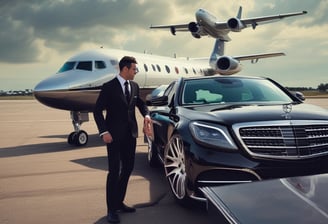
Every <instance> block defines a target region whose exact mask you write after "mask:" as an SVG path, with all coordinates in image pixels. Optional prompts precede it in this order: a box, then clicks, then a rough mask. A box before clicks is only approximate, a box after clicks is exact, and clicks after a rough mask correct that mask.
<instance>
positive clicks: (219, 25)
mask: <svg viewBox="0 0 328 224" xmlns="http://www.w3.org/2000/svg"><path fill="white" fill-rule="evenodd" d="M306 13H307V11H302V12H293V13H285V14H278V15H271V16H260V17H253V18H245V19H239V18H237V19H238V20H239V22H240V23H241V24H242V25H243V26H244V27H242V28H246V27H248V26H252V27H253V29H255V28H256V26H257V25H259V24H264V23H270V22H276V21H278V20H281V19H283V18H287V17H292V16H299V15H303V14H306ZM215 28H216V29H221V30H225V29H229V26H228V24H227V22H216V23H215Z"/></svg>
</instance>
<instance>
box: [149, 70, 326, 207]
mask: <svg viewBox="0 0 328 224" xmlns="http://www.w3.org/2000/svg"><path fill="white" fill-rule="evenodd" d="M160 88H161V89H163V87H160ZM158 92H162V93H160V94H152V95H149V96H148V97H147V103H148V105H149V106H152V107H151V118H152V120H153V136H149V137H148V138H147V139H148V161H149V164H150V165H151V166H157V165H163V166H164V170H165V173H166V177H167V179H168V182H169V185H170V187H171V190H172V192H173V194H174V196H175V198H176V199H177V200H178V201H180V202H186V201H188V199H190V198H193V199H199V200H203V199H204V195H203V194H202V192H201V191H200V188H201V187H204V186H213V185H215V186H216V185H226V184H236V183H247V182H252V181H257V180H265V179H273V178H283V177H292V176H300V175H310V174H320V173H327V172H328V111H327V110H326V109H323V108H320V107H318V106H314V105H309V104H305V103H303V101H302V99H301V95H300V94H294V93H291V92H290V91H288V90H287V89H286V88H284V87H282V86H281V85H280V84H278V83H277V82H275V81H273V80H272V79H269V78H261V77H246V76H206V77H205V76H203V77H198V78H180V79H179V80H177V81H175V82H172V83H171V84H170V85H168V86H167V88H166V89H165V91H164V92H163V91H158Z"/></svg>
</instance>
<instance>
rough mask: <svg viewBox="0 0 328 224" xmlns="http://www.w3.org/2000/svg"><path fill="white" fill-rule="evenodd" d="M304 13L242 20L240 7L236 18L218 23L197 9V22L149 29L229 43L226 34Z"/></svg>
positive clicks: (210, 15)
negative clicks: (210, 38)
mask: <svg viewBox="0 0 328 224" xmlns="http://www.w3.org/2000/svg"><path fill="white" fill-rule="evenodd" d="M306 13H307V12H306V11H302V12H294V13H286V14H279V15H271V16H260V17H253V18H245V19H242V18H241V14H242V7H240V8H239V11H238V13H237V16H236V17H233V18H230V19H228V20H227V22H219V21H218V20H217V18H216V17H215V16H214V15H213V14H211V13H210V12H208V11H207V10H205V9H198V10H197V11H196V13H195V17H196V21H197V22H190V23H184V24H172V25H151V26H150V28H151V29H170V31H171V33H172V34H173V35H175V34H176V32H178V31H182V32H183V31H187V32H188V31H189V32H191V35H192V36H193V37H195V38H201V37H202V36H211V37H214V38H218V39H221V40H224V41H230V40H231V39H230V37H229V36H228V33H229V32H230V31H232V32H240V31H241V30H242V29H244V28H247V27H250V26H251V27H252V28H253V29H255V28H256V26H257V25H259V24H263V23H269V22H274V21H277V20H280V19H283V18H286V17H291V16H298V15H303V14H306Z"/></svg>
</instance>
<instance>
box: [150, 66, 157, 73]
mask: <svg viewBox="0 0 328 224" xmlns="http://www.w3.org/2000/svg"><path fill="white" fill-rule="evenodd" d="M151 67H152V68H153V71H154V72H155V71H156V68H155V66H154V65H153V64H151Z"/></svg>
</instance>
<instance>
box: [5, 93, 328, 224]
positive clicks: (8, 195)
mask: <svg viewBox="0 0 328 224" xmlns="http://www.w3.org/2000/svg"><path fill="white" fill-rule="evenodd" d="M307 102H308V103H313V104H317V105H321V106H323V107H325V108H327V109H328V99H327V98H325V99H308V100H307ZM0 108H1V110H0V126H1V129H0V223H1V224H6V223H27V224H29V223H31V224H32V223H33V224H35V223H47V224H51V223H56V224H57V223H81V224H83V223H96V224H101V223H107V221H106V218H105V215H106V204H105V181H106V175H107V161H106V149H105V146H104V145H103V143H102V141H101V140H100V138H99V137H98V135H97V130H96V125H95V123H94V121H93V117H92V116H90V122H87V123H84V124H83V125H82V128H83V130H85V131H87V132H88V134H89V143H88V145H87V146H86V147H75V146H70V145H68V144H67V136H68V134H69V133H70V132H72V130H73V126H72V124H71V120H70V115H69V112H68V111H61V110H56V109H52V108H48V107H46V106H44V105H41V104H40V103H38V102H37V101H35V100H0ZM138 121H139V122H142V119H138ZM140 127H141V125H139V129H140ZM139 135H140V137H139V138H138V142H137V154H136V163H135V169H134V172H133V175H132V177H131V179H130V182H129V186H128V192H127V197H126V202H127V204H129V205H133V206H135V207H136V208H137V212H136V213H133V214H121V215H120V217H121V223H134V224H136V223H159V224H161V223H170V224H175V223H179V224H180V223H189V224H193V223H204V224H205V223H214V222H213V220H212V218H211V217H209V215H208V214H207V212H206V211H204V210H203V209H202V208H201V207H200V206H196V205H194V206H191V207H190V208H184V207H181V206H180V205H178V204H177V203H176V202H175V200H174V199H173V197H172V195H171V192H170V189H169V186H168V184H167V182H166V179H165V177H164V173H163V170H161V169H151V168H150V167H149V166H148V163H147V146H146V144H145V143H144V142H143V136H142V132H141V131H140V133H139ZM221 221H222V220H215V223H219V222H221Z"/></svg>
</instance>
